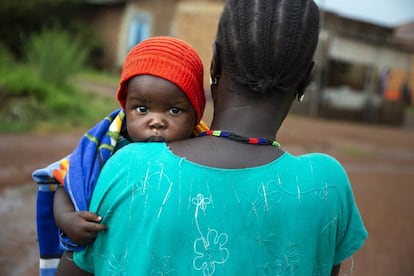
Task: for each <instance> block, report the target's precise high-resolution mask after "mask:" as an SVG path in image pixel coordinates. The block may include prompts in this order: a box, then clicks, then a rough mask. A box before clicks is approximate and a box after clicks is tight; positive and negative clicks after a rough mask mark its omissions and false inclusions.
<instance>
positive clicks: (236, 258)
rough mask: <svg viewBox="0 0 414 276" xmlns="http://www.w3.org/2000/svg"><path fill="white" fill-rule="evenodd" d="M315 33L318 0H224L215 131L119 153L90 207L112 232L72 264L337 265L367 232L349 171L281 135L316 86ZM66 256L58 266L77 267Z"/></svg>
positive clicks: (209, 268) (107, 269)
mask: <svg viewBox="0 0 414 276" xmlns="http://www.w3.org/2000/svg"><path fill="white" fill-rule="evenodd" d="M318 31H319V25H318V8H317V6H316V5H315V3H314V2H313V1H311V0H289V1H269V0H258V1H247V0H246V1H243V0H229V1H227V2H226V4H225V8H224V11H223V13H222V16H221V18H220V23H219V26H218V31H217V37H216V42H215V43H214V44H213V58H212V64H211V72H210V74H211V79H212V85H211V91H212V97H213V101H214V117H213V121H212V125H211V129H212V131H207V132H204V133H203V134H202V135H201V136H202V137H200V138H195V139H189V140H185V141H177V142H172V143H168V144H166V143H135V144H131V145H128V146H126V147H125V148H123V149H122V150H120V151H119V152H118V153H117V154H115V155H114V156H113V157H112V158H111V159H110V160H109V161H108V163H107V164H106V165H105V167H104V169H103V170H102V172H101V175H100V177H99V180H98V183H97V186H96V190H95V191H94V194H93V198H92V202H91V207H90V208H91V211H93V212H96V213H98V214H99V215H101V216H102V217H103V223H105V224H106V225H107V226H108V230H107V232H105V233H100V234H99V235H98V237H97V239H96V240H95V242H94V244H93V245H91V246H89V247H88V248H87V249H86V250H85V251H83V252H77V253H75V254H74V256H73V259H74V263H75V264H76V265H77V266H79V267H80V268H82V269H83V270H85V271H88V272H90V273H94V274H97V275H107V274H128V275H129V274H135V275H146V274H178V275H193V274H196V275H198V274H203V275H213V274H218V275H241V274H243V275H266V274H269V275H330V274H332V275H337V274H338V272H339V267H340V263H341V262H342V261H343V260H344V259H346V258H347V257H349V256H351V255H352V254H353V253H354V252H355V251H357V250H358V249H359V248H360V247H361V246H362V245H363V243H364V241H365V239H366V237H367V232H366V229H365V227H364V225H363V222H362V219H361V217H360V214H359V211H358V209H357V206H356V203H355V200H354V197H353V194H352V189H351V186H350V183H349V180H348V177H347V175H346V173H345V171H344V169H343V167H342V166H341V164H340V163H339V162H338V161H336V160H335V159H333V158H332V157H330V156H328V155H325V154H319V153H313V154H306V155H300V156H293V155H291V154H289V153H288V152H285V151H283V150H282V149H281V148H280V145H279V143H277V142H276V141H274V140H273V139H274V137H277V135H276V134H277V132H278V130H279V128H280V126H281V124H282V122H283V120H284V119H285V118H286V116H287V114H288V112H289V109H290V106H291V104H292V103H293V101H294V100H295V99H298V100H301V99H302V98H303V95H304V93H305V88H306V87H307V85H308V84H309V80H310V76H311V72H312V69H313V66H314V63H313V61H312V56H313V53H314V51H315V48H316V44H317V40H318ZM141 152H145V154H138V153H141ZM144 162H145V166H144V165H143V164H144ZM70 260H71V257H70V256H69V258H68V259H66V260H65V261H64V262H62V265H61V269H60V272H62V274H61V275H65V273H68V275H69V274H70V273H73V270H72V269H75V270H76V269H78V268H73V267H74V266H73V263H71V262H70Z"/></svg>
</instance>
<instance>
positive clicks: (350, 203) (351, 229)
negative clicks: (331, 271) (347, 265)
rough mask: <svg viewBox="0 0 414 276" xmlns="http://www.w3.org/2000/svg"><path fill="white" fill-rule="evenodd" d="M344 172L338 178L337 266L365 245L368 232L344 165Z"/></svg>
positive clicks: (340, 168)
mask: <svg viewBox="0 0 414 276" xmlns="http://www.w3.org/2000/svg"><path fill="white" fill-rule="evenodd" d="M338 165H339V166H340V167H338V169H339V170H340V171H342V172H341V173H340V174H339V173H338V175H342V177H339V178H337V179H338V181H339V191H340V203H339V204H340V206H339V214H338V232H337V242H336V248H335V258H334V264H335V265H337V264H339V263H341V262H342V261H344V260H345V259H346V258H348V257H350V256H351V255H353V254H354V253H355V252H356V251H357V250H359V249H360V248H361V247H362V245H363V244H364V242H365V240H366V239H367V237H368V232H367V230H366V228H365V226H364V223H363V220H362V218H361V214H360V212H359V210H358V207H357V204H356V202H355V198H354V194H353V191H352V187H351V184H350V182H349V179H348V176H347V174H346V172H345V170H344V169H343V167H342V165H340V164H339V163H338Z"/></svg>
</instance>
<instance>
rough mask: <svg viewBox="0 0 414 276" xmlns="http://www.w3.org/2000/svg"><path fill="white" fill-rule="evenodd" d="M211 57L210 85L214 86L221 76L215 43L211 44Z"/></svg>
mask: <svg viewBox="0 0 414 276" xmlns="http://www.w3.org/2000/svg"><path fill="white" fill-rule="evenodd" d="M211 46H212V48H213V56H212V58H211V65H210V85H216V84H217V83H218V80H219V79H220V75H221V62H220V56H219V52H218V47H217V41H214V42H213V43H212V45H211Z"/></svg>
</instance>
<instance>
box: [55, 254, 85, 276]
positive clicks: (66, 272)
mask: <svg viewBox="0 0 414 276" xmlns="http://www.w3.org/2000/svg"><path fill="white" fill-rule="evenodd" d="M72 275H78V276H90V275H93V274H91V273H89V272H86V271H85V270H82V269H80V268H79V267H78V266H77V265H76V264H75V263H74V262H73V254H72V252H64V253H63V255H62V258H61V259H60V262H59V266H58V268H57V271H56V276H72Z"/></svg>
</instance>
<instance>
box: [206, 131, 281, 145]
mask: <svg viewBox="0 0 414 276" xmlns="http://www.w3.org/2000/svg"><path fill="white" fill-rule="evenodd" d="M203 136H216V137H223V138H227V139H230V140H233V141H237V142H241V143H245V144H253V145H272V146H274V147H276V148H280V144H279V143H278V142H277V141H271V140H267V139H263V138H254V137H245V136H240V135H237V134H235V133H232V132H228V131H221V130H207V131H203V132H201V133H200V134H199V137H203Z"/></svg>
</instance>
